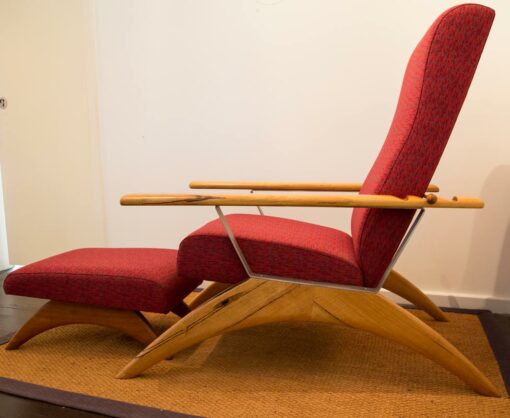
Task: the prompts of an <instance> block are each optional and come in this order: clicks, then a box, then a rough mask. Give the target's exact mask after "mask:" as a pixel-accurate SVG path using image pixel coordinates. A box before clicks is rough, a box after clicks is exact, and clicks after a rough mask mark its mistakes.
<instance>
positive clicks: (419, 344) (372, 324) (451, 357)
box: [315, 289, 501, 397]
mask: <svg viewBox="0 0 510 418" xmlns="http://www.w3.org/2000/svg"><path fill="white" fill-rule="evenodd" d="M315 303H316V304H317V305H319V306H320V307H321V308H323V309H324V310H325V311H326V312H327V313H328V314H329V315H331V317H332V318H335V319H337V320H338V321H339V322H341V323H344V324H347V325H349V326H351V327H353V328H358V329H362V330H365V331H369V332H372V333H374V334H376V335H380V336H382V337H385V338H388V339H390V340H392V341H395V342H397V343H399V344H402V345H404V346H406V347H409V348H410V349H412V350H414V351H416V352H418V353H420V354H422V355H423V356H425V357H427V358H428V359H430V360H432V361H434V362H436V363H437V364H439V365H441V366H443V367H444V368H445V369H447V370H449V371H450V372H451V373H453V374H454V375H456V376H457V377H459V378H460V379H461V380H463V381H464V382H465V383H466V384H468V385H469V386H471V387H472V388H473V389H474V390H475V391H476V392H478V393H480V394H481V395H486V396H495V397H499V396H501V395H500V393H499V392H498V390H497V389H496V388H495V386H494V385H493V384H492V383H491V382H490V381H489V380H488V379H487V377H485V375H484V374H483V373H482V372H480V370H478V368H477V367H476V366H475V365H474V364H473V363H471V361H469V360H468V359H467V358H466V357H465V356H464V355H463V354H462V353H461V352H460V351H459V350H457V349H456V348H455V347H454V346H453V345H452V344H450V343H449V342H448V340H446V339H445V338H444V337H442V336H441V335H440V334H438V333H437V332H436V331H434V330H433V329H432V328H430V327H429V326H428V325H427V324H425V323H424V322H423V321H420V320H419V319H418V318H416V317H415V316H414V315H412V314H411V313H409V312H408V311H406V310H405V309H403V308H401V307H400V306H398V305H397V304H396V303H394V302H392V301H390V300H389V299H387V298H385V297H384V296H382V295H381V294H375V293H360V292H347V291H343V290H333V291H324V289H321V290H320V292H318V293H317V295H316V298H315Z"/></svg>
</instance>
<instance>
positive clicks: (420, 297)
mask: <svg viewBox="0 0 510 418" xmlns="http://www.w3.org/2000/svg"><path fill="white" fill-rule="evenodd" d="M383 287H384V288H385V289H386V290H389V291H390V292H393V293H395V294H397V295H399V296H401V297H403V298H404V299H406V300H408V301H409V302H411V303H412V304H413V305H415V306H416V307H417V308H418V309H422V310H424V311H425V312H427V313H428V314H429V315H430V316H431V317H432V318H434V319H435V320H437V321H445V322H446V321H448V319H447V318H446V315H445V314H444V312H443V311H442V310H441V309H439V307H437V306H436V304H435V303H434V302H432V301H431V300H430V298H429V297H428V296H427V295H426V294H425V293H423V292H422V291H421V290H420V289H418V288H417V287H416V286H415V285H414V284H412V283H411V282H410V281H409V280H407V279H406V278H405V277H404V276H402V275H401V274H400V273H397V272H396V271H395V270H392V271H391V272H390V274H389V275H388V278H387V279H386V281H385V282H384V285H383Z"/></svg>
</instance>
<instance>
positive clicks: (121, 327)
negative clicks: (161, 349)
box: [5, 301, 156, 350]
mask: <svg viewBox="0 0 510 418" xmlns="http://www.w3.org/2000/svg"><path fill="white" fill-rule="evenodd" d="M70 324H92V325H101V326H104V327H108V328H113V329H116V330H118V331H121V332H123V333H124V334H127V335H129V336H130V337H132V338H134V339H135V340H137V341H140V342H141V343H142V344H145V345H147V344H149V343H151V342H152V341H153V340H154V339H155V338H156V334H155V333H154V331H153V330H152V328H151V326H150V324H149V322H148V321H147V320H146V319H145V317H144V316H143V315H142V314H141V313H140V312H136V311H127V310H121V309H110V308H101V307H97V306H91V305H80V304H75V303H66V302H56V301H49V302H48V303H46V304H45V305H43V306H42V307H41V309H39V310H38V311H37V312H36V313H35V314H34V316H32V317H31V318H30V319H29V320H28V321H27V322H25V324H24V325H23V326H22V327H21V328H20V329H19V330H18V331H17V332H16V334H14V336H13V337H12V338H11V340H10V341H9V343H8V344H7V346H6V347H5V349H6V350H14V349H16V348H18V347H20V346H21V345H23V344H24V343H26V342H27V341H29V340H30V339H32V338H34V337H35V336H36V335H39V334H41V333H42V332H44V331H47V330H50V329H52V328H56V327H60V326H63V325H70Z"/></svg>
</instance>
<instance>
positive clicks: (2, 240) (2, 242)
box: [0, 167, 10, 271]
mask: <svg viewBox="0 0 510 418" xmlns="http://www.w3.org/2000/svg"><path fill="white" fill-rule="evenodd" d="M9 267H10V263H9V249H8V248H7V227H6V225H5V209H4V190H3V182H2V167H0V271H2V270H6V269H8V268H9Z"/></svg>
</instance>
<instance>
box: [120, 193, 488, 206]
mask: <svg viewBox="0 0 510 418" xmlns="http://www.w3.org/2000/svg"><path fill="white" fill-rule="evenodd" d="M120 204H121V205H124V206H314V207H351V208H381V209H421V208H471V209H475V208H477V209H480V208H483V206H484V202H483V200H481V199H478V198H474V197H454V198H452V199H445V198H442V197H438V196H436V195H433V194H432V195H427V196H426V197H418V196H408V197H406V198H404V199H400V198H398V197H395V196H384V195H359V194H356V195H296V194H289V195H263V194H244V195H229V194H226V195H225V194H218V195H193V194H131V195H126V196H123V197H122V198H121V200H120Z"/></svg>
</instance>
